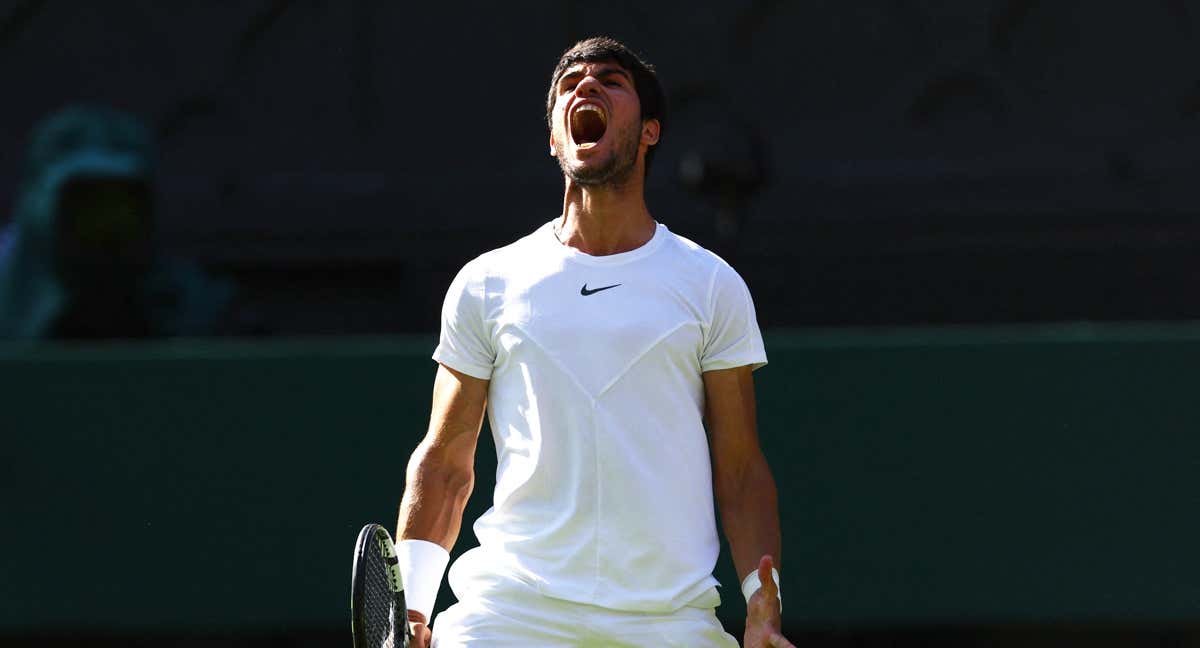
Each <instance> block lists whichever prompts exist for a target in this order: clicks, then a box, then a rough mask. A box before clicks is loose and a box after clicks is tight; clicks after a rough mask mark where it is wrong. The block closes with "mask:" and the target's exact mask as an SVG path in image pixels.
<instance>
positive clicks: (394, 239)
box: [0, 0, 1200, 334]
mask: <svg viewBox="0 0 1200 648" xmlns="http://www.w3.org/2000/svg"><path fill="white" fill-rule="evenodd" d="M1198 12H1200V8H1198V7H1196V6H1195V5H1193V4H1192V3H1188V2H1181V1H1170V0H1159V1H1147V2H1142V3H1095V2H1083V1H1076V2H1071V1H1068V0H1059V1H1057V2H1037V1H1035V0H993V1H990V2H988V1H971V2H854V3H839V2H793V3H788V2H740V3H738V2H733V3H725V4H712V5H710V4H701V5H697V4H695V3H688V2H674V3H673V2H655V3H635V2H610V3H604V4H596V3H581V2H573V1H569V2H514V3H497V4H486V3H482V4H479V5H478V6H475V5H465V4H459V3H420V4H417V5H412V4H402V3H393V2H378V1H372V0H348V1H345V2H332V1H326V2H321V1H315V0H314V1H310V2H299V1H294V2H288V1H283V0H276V1H263V2H249V1H246V2H228V3H216V4H214V3H211V2H184V1H178V2H170V3H156V2H131V1H123V2H109V3H86V2H65V1H57V2H56V1H51V0H46V1H42V2H38V1H24V2H6V3H0V74H2V75H3V78H4V79H5V84H6V88H7V92H5V96H4V100H3V102H2V103H3V105H2V107H0V110H2V111H3V112H2V114H3V119H2V120H0V141H2V142H4V143H5V146H3V147H0V198H3V197H6V196H11V194H12V192H13V190H14V189H15V183H16V180H17V178H18V174H19V169H20V167H21V163H22V156H23V143H24V138H25V135H26V132H27V131H28V129H30V128H31V127H32V126H33V124H34V123H35V122H36V121H37V120H38V118H40V117H41V116H43V115H44V114H46V113H47V112H49V111H51V110H53V109H56V108H58V107H61V106H63V105H66V104H69V103H76V102H92V103H102V104H108V105H114V106H118V107H121V108H125V109H128V110H131V111H134V112H136V113H138V114H140V115H142V116H144V117H145V118H146V119H147V120H148V121H149V122H150V123H151V124H152V125H153V127H154V128H155V129H156V131H157V132H158V133H159V136H160V146H161V160H162V164H161V169H160V171H161V173H160V178H159V180H160V182H159V188H160V194H161V195H160V199H161V202H160V206H161V212H160V219H161V233H162V239H163V244H164V245H165V246H166V247H167V249H169V250H171V251H173V252H174V253H176V254H179V255H183V256H187V257H191V258H194V259H197V260H199V261H201V262H203V263H204V264H205V265H206V266H207V267H209V268H210V269H211V270H213V271H215V272H217V273H220V274H223V275H224V276H227V277H231V278H234V279H236V280H237V281H238V282H239V283H240V285H241V287H242V294H243V296H245V297H246V298H247V299H248V300H249V301H250V302H251V303H253V304H254V305H255V306H256V313H257V314H258V316H259V317H260V318H261V319H262V320H263V321H264V323H263V328H265V329H267V330H269V331H272V332H276V333H281V334H325V333H340V334H345V333H366V332H369V333H392V332H423V331H431V330H434V329H435V328H436V325H437V321H436V316H437V306H438V305H439V304H440V300H441V296H442V294H443V291H444V288H445V286H446V284H447V283H448V281H449V278H450V277H451V276H452V275H453V273H454V272H455V271H456V270H457V269H458V268H459V267H461V264H462V263H463V262H465V261H466V260H468V259H470V258H471V257H473V256H474V255H476V254H478V253H479V252H481V251H483V250H486V249H489V248H491V247H494V246H497V245H500V244H502V243H505V242H508V241H511V240H514V239H515V238H517V237H519V236H520V235H522V234H524V233H526V232H528V231H530V230H531V229H532V228H534V227H536V226H537V225H538V224H540V223H542V222H545V221H546V220H549V219H550V218H552V217H554V216H555V215H557V214H558V213H559V212H560V208H561V204H560V201H561V186H560V182H561V180H560V178H559V176H558V171H557V167H556V166H555V164H554V163H553V160H552V159H551V158H550V157H549V156H548V155H547V154H546V150H547V146H548V145H547V139H548V138H547V132H546V128H545V125H544V121H543V116H542V115H543V101H544V99H543V98H544V94H545V88H546V86H547V84H548V75H549V72H550V70H551V68H552V67H553V65H554V62H555V60H556V57H557V55H558V54H559V52H561V51H562V49H564V48H565V47H566V46H567V45H569V44H570V43H572V42H573V41H574V40H575V39H577V38H579V37H583V36H586V35H591V34H596V33H607V34H612V35H615V36H617V37H619V38H623V39H626V40H627V41H628V42H629V43H631V44H632V45H633V46H634V47H636V48H638V49H639V50H641V51H642V52H643V53H644V54H645V56H646V57H647V58H648V60H650V61H651V62H654V63H656V64H657V65H658V67H659V68H660V69H661V74H662V79H663V81H664V83H665V85H666V87H667V89H668V92H669V97H670V99H671V101H672V104H673V106H674V115H673V119H672V122H671V123H670V124H669V125H668V127H667V129H666V131H665V136H664V142H663V144H662V150H661V151H660V155H659V156H658V159H657V161H656V163H655V166H654V169H653V172H652V174H651V177H650V181H649V187H648V194H649V202H650V206H651V210H652V212H653V213H654V215H655V216H656V218H658V219H659V220H660V221H661V222H664V223H666V224H667V225H668V226H669V227H671V228H672V229H673V230H674V231H676V232H678V233H681V234H684V235H685V236H689V237H691V238H693V239H694V240H696V241H697V242H699V243H702V244H705V245H707V246H709V247H712V248H714V249H719V250H720V251H721V252H722V253H723V254H725V256H727V257H729V258H730V259H732V260H733V261H734V262H735V265H736V266H737V267H738V268H739V270H740V271H741V272H742V274H743V275H744V276H745V277H746V279H747V281H748V283H749V284H750V286H751V289H752V290H753V291H754V294H755V296H756V298H757V302H758V307H759V316H760V320H761V323H762V324H763V326H764V327H766V328H776V327H781V326H811V325H822V326H828V325H886V324H929V323H980V322H1036V321H1060V320H1079V319H1086V320H1128V319H1180V318H1195V317H1197V316H1198V315H1200V300H1196V299H1194V298H1193V294H1194V292H1195V291H1194V289H1193V288H1194V285H1195V279H1196V272H1197V264H1196V263H1194V262H1193V261H1192V259H1193V257H1194V256H1195V252H1196V248H1197V245H1198V244H1200V243H1198V236H1197V233H1198V230H1197V223H1196V221H1197V213H1200V192H1197V190H1196V188H1195V186H1196V180H1197V175H1198V171H1200V161H1198V160H1197V156H1196V150H1197V148H1198V144H1200V117H1198V113H1200V85H1197V84H1198V83H1200V69H1197V67H1198V66H1197V64H1196V61H1198V60H1200V40H1198V39H1200V34H1197V30H1200V15H1197V14H1198ZM685 160H693V161H694V160H699V161H701V162H702V163H705V164H707V165H708V168H717V169H720V168H723V169H725V173H724V174H721V173H717V174H715V175H710V180H709V182H707V183H706V184H705V192H704V195H700V194H698V193H697V192H695V191H692V190H691V189H690V188H689V185H688V184H687V183H685V182H684V181H683V180H682V179H681V167H682V166H684V162H685ZM702 166H703V165H702ZM693 168H695V167H694V166H693ZM756 170H757V171H760V172H759V173H755V171H756ZM747 176H749V177H752V178H753V177H757V178H759V179H760V180H761V183H758V184H756V183H754V182H740V183H739V182H738V180H739V179H742V180H744V179H745V178H746V177H747ZM730 178H732V180H729V179H730ZM723 186H724V187H733V188H734V190H733V191H732V193H733V194H734V195H731V196H728V197H722V196H723V195H726V194H728V193H731V192H729V191H724V190H722V189H721V187H723ZM738 187H740V188H741V189H742V191H741V192H740V194H739V192H738V191H737V190H736V189H737V188H738ZM756 187H757V189H756ZM719 212H724V213H725V214H727V216H726V220H727V221H732V222H734V223H739V224H740V227H737V228H736V232H735V233H733V234H732V235H730V236H727V237H721V236H719V235H718V231H719V230H718V227H717V222H718V214H719ZM726 229H730V228H726Z"/></svg>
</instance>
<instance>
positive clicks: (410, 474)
mask: <svg viewBox="0 0 1200 648" xmlns="http://www.w3.org/2000/svg"><path fill="white" fill-rule="evenodd" d="M449 454H450V453H448V452H446V451H445V450H444V449H440V448H437V447H435V446H431V445H429V444H427V443H426V442H422V443H421V444H420V445H418V446H417V449H416V450H415V451H414V452H413V455H412V458H411V459H409V462H408V470H407V474H406V479H407V483H406V485H405V488H404V497H403V498H402V499H401V501H400V520H399V523H398V524H397V527H398V528H397V538H398V539H401V540H414V539H415V540H428V541H429V542H435V543H437V544H439V545H441V546H442V547H443V548H445V549H446V550H447V551H449V550H450V549H451V548H453V546H454V543H455V541H456V540H457V539H458V533H459V530H460V529H461V527H462V517H463V509H464V508H465V507H466V505H467V499H468V498H470V496H471V491H472V489H473V488H474V484H475V474H474V469H473V467H472V466H469V465H462V464H456V463H454V462H453V461H451V460H449V459H448V455H449Z"/></svg>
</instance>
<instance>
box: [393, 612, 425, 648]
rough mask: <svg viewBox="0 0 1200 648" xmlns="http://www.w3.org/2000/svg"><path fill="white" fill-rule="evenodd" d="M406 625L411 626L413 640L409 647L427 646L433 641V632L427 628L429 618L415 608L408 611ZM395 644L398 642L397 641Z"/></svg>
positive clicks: (421, 647)
mask: <svg viewBox="0 0 1200 648" xmlns="http://www.w3.org/2000/svg"><path fill="white" fill-rule="evenodd" d="M408 626H409V627H410V628H412V633H413V640H412V643H410V644H408V645H409V648H429V644H430V642H432V641H433V632H432V631H431V630H430V629H429V620H428V619H426V618H425V615H424V614H421V613H420V612H417V611H416V610H409V611H408ZM396 645H397V646H399V645H400V644H399V643H397V644H396Z"/></svg>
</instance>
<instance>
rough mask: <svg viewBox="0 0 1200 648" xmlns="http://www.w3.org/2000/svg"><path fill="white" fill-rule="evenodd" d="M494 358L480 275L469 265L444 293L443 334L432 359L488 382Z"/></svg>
mask: <svg viewBox="0 0 1200 648" xmlns="http://www.w3.org/2000/svg"><path fill="white" fill-rule="evenodd" d="M495 358H496V353H495V350H494V348H493V346H492V341H491V336H490V335H489V334H488V330H487V325H486V323H485V322H484V290H483V274H482V273H481V272H480V268H479V266H478V264H477V263H468V264H467V265H466V266H465V267H464V268H463V269H462V270H460V271H459V273H458V276H456V277H455V278H454V281H452V282H451V283H450V289H449V290H447V291H446V300H445V301H444V302H443V303H442V332H441V334H440V335H439V337H438V345H437V348H436V349H434V351H433V359H434V360H436V361H438V362H440V363H442V364H444V365H446V366H447V367H450V368H451V369H454V370H455V371H461V372H463V373H465V374H467V375H468V376H473V377H475V378H479V379H481V380H488V379H490V378H491V377H492V365H493V362H494V361H495Z"/></svg>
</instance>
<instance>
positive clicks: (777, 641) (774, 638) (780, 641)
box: [767, 634, 796, 648]
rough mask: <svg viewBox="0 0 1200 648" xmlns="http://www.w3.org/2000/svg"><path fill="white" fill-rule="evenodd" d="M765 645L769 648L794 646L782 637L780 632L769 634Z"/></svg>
mask: <svg viewBox="0 0 1200 648" xmlns="http://www.w3.org/2000/svg"><path fill="white" fill-rule="evenodd" d="M767 645H768V646H770V647H771V648H796V645H795V644H793V643H792V642H790V641H788V640H787V639H784V638H783V635H781V634H773V635H771V636H770V638H768V639H767Z"/></svg>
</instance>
